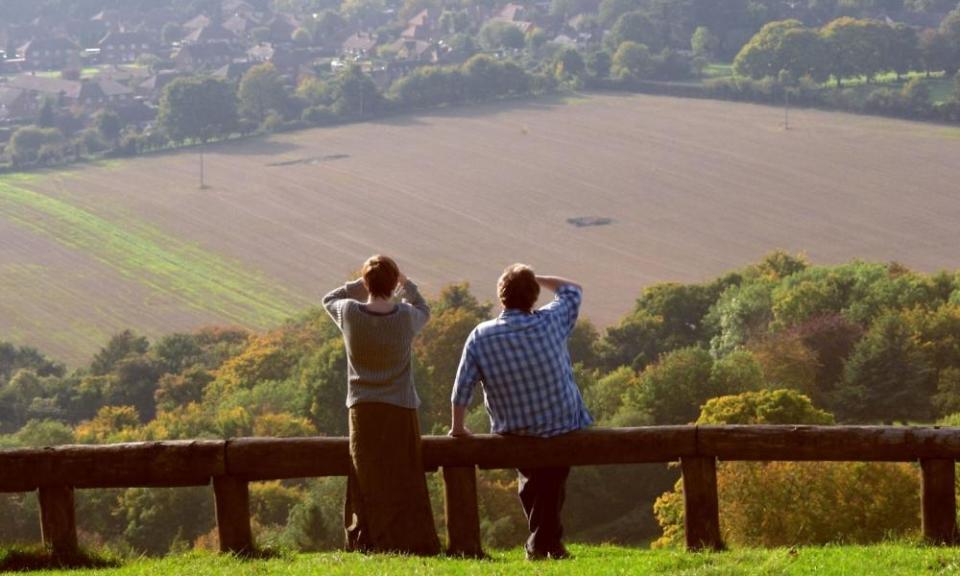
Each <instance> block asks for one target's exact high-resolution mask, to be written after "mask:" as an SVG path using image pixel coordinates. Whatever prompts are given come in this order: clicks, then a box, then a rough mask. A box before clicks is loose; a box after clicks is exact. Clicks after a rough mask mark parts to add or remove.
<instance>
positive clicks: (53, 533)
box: [39, 486, 79, 557]
mask: <svg viewBox="0 0 960 576" xmlns="http://www.w3.org/2000/svg"><path fill="white" fill-rule="evenodd" d="M39 499H40V528H41V531H42V534H43V543H44V545H45V546H47V547H48V548H50V549H51V550H53V554H54V556H60V557H65V556H74V555H76V554H77V552H78V550H79V548H78V546H77V518H76V510H75V507H74V502H73V487H71V486H41V487H40V490H39Z"/></svg>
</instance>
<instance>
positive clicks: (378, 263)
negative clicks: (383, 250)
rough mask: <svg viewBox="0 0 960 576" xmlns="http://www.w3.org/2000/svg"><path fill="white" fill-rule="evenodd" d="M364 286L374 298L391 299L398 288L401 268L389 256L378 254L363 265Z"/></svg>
mask: <svg viewBox="0 0 960 576" xmlns="http://www.w3.org/2000/svg"><path fill="white" fill-rule="evenodd" d="M361 275H362V276H363V285H364V286H366V288H367V292H369V293H370V295H371V296H373V297H374V298H389V297H390V296H392V295H393V291H394V290H395V289H396V288H397V281H398V280H399V279H400V268H399V267H397V263H396V262H394V261H393V259H392V258H390V257H388V256H383V255H381V254H377V255H376V256H371V257H370V258H369V259H367V261H366V262H364V263H363V270H362V271H361Z"/></svg>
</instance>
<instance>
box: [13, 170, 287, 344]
mask: <svg viewBox="0 0 960 576" xmlns="http://www.w3.org/2000/svg"><path fill="white" fill-rule="evenodd" d="M18 181H22V179H19V178H11V179H7V178H5V179H2V180H0V217H3V218H5V219H7V220H9V221H11V222H13V223H15V224H18V225H20V226H22V227H25V228H27V229H29V230H31V231H33V232H34V233H37V234H42V235H44V236H45V237H48V238H51V239H53V240H54V241H56V242H58V243H59V244H61V245H64V246H67V247H69V248H71V249H74V250H77V251H79V252H82V253H84V254H87V255H89V256H92V257H93V258H95V259H96V260H98V261H99V262H102V263H104V264H105V265H107V266H109V267H110V268H112V269H114V270H116V271H117V272H118V273H119V274H121V275H122V276H123V277H125V278H127V279H129V280H131V281H133V282H136V283H139V284H142V285H144V286H147V287H149V288H150V289H152V290H153V291H155V292H157V293H160V294H163V295H165V296H168V297H170V298H173V299H175V300H176V301H179V302H182V303H183V304H184V305H185V306H187V307H189V308H192V309H196V310H202V311H207V312H211V313H214V314H216V315H217V316H219V317H221V318H222V319H223V320H224V321H227V322H237V323H241V324H244V325H247V326H252V327H259V328H264V327H270V326H275V325H277V324H279V323H281V322H283V321H284V320H286V319H287V318H288V317H289V316H290V315H291V314H293V313H295V312H297V311H298V310H299V309H301V308H302V307H303V305H304V304H305V302H304V301H303V300H302V299H300V298H297V297H296V296H294V295H292V294H291V293H290V292H289V291H288V290H286V289H285V288H284V287H283V286H278V285H277V284H275V283H273V282H270V281H269V280H268V279H266V278H265V277H264V276H263V275H262V274H260V273H258V272H255V271H252V270H249V269H247V268H245V267H244V266H243V265H242V264H240V263H239V262H231V261H229V260H227V259H226V258H223V257H221V256H219V255H217V254H213V253H211V252H209V251H206V250H204V249H203V248H201V247H199V246H197V245H196V244H192V243H189V242H185V241H183V240H180V239H177V238H175V237H173V236H170V235H168V234H165V233H164V232H162V231H160V230H158V229H156V228H154V227H151V226H149V225H147V224H145V223H142V222H137V221H135V220H132V219H124V220H123V221H121V222H114V221H111V220H107V219H105V218H103V217H101V216H98V215H96V214H93V213H92V212H89V211H87V210H84V209H82V208H78V207H76V206H73V205H71V204H69V203H68V202H64V201H63V200H59V199H56V198H52V197H50V196H46V195H44V194H41V193H38V192H34V191H32V190H28V189H26V188H23V187H20V186H16V185H15V184H14V182H18Z"/></svg>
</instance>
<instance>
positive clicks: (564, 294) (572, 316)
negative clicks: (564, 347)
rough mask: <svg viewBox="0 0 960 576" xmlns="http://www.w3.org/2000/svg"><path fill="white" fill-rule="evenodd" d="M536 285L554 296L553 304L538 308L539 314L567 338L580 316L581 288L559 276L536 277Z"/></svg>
mask: <svg viewBox="0 0 960 576" xmlns="http://www.w3.org/2000/svg"><path fill="white" fill-rule="evenodd" d="M537 283H539V284H540V286H541V287H542V288H544V289H546V290H550V291H552V292H553V293H554V295H555V296H554V299H553V302H550V303H549V304H547V305H546V306H544V307H543V308H540V312H541V313H544V314H547V315H549V316H550V318H551V319H553V321H554V322H556V325H557V326H558V327H559V328H560V330H561V331H562V333H563V334H564V335H565V336H569V335H570V333H571V332H573V328H574V326H576V324H577V318H578V317H579V315H580V304H581V303H582V302H583V288H582V287H580V285H579V284H577V283H576V282H574V281H573V280H568V279H566V278H561V277H559V276H537Z"/></svg>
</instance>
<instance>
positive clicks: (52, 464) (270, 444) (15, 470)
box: [0, 426, 960, 556]
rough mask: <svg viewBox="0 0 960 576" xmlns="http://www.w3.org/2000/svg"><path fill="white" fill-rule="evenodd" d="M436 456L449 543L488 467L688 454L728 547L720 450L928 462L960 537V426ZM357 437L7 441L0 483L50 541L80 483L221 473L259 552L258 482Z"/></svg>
mask: <svg viewBox="0 0 960 576" xmlns="http://www.w3.org/2000/svg"><path fill="white" fill-rule="evenodd" d="M423 454H424V467H425V469H426V470H427V471H435V470H438V469H440V470H442V473H443V480H444V508H445V510H444V513H445V515H446V520H447V522H446V523H447V551H448V553H450V554H458V555H465V556H479V555H482V553H483V552H482V548H481V544H480V518H479V512H478V508H477V484H476V470H477V468H478V467H479V468H481V469H493V468H516V467H519V466H524V467H546V466H565V465H570V466H590V465H605V464H635V463H650V462H675V461H678V460H679V461H680V464H681V470H682V473H683V488H684V509H685V520H684V526H685V529H686V543H687V547H688V548H689V549H691V550H699V549H704V548H709V549H720V548H722V547H723V542H722V540H721V536H720V520H719V505H718V499H717V468H716V467H717V461H718V460H739V461H774V460H783V461H875V462H919V464H920V473H921V477H922V491H923V493H922V512H923V514H922V518H923V522H922V524H923V533H924V536H925V537H926V539H927V540H928V541H930V542H932V543H937V544H954V543H956V542H957V520H956V497H955V492H954V478H955V472H954V463H955V461H956V460H958V459H960V429H958V428H918V427H909V428H907V427H880V426H871V427H850V426H658V427H647V428H624V429H591V430H583V431H579V432H575V433H571V434H567V435H565V436H562V437H559V438H552V439H548V440H545V439H538V438H522V437H515V436H514V437H509V436H485V435H478V436H472V437H469V438H456V439H455V438H447V437H425V438H424V439H423ZM348 464H349V453H348V445H347V440H346V439H345V438H290V439H273V438H239V439H235V440H226V441H211V440H197V441H175V442H148V443H132V444H115V445H108V446H57V447H51V448H41V449H18V450H6V451H0V492H28V491H34V490H37V491H39V501H40V523H41V527H42V532H43V540H44V543H45V544H46V545H47V546H48V547H50V548H51V549H52V550H53V552H54V553H55V554H72V553H73V552H75V551H76V549H77V534H76V519H75V508H74V490H75V489H78V488H79V489H84V488H125V487H176V486H206V485H209V484H210V483H211V482H212V483H213V491H214V497H215V499H216V515H217V526H218V530H219V536H220V549H221V550H222V551H224V552H233V553H248V552H251V551H253V550H254V548H255V543H254V541H253V536H252V534H251V531H250V512H249V492H248V483H249V482H253V481H259V480H280V479H287V478H307V477H318V476H345V475H346V474H347V470H348Z"/></svg>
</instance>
